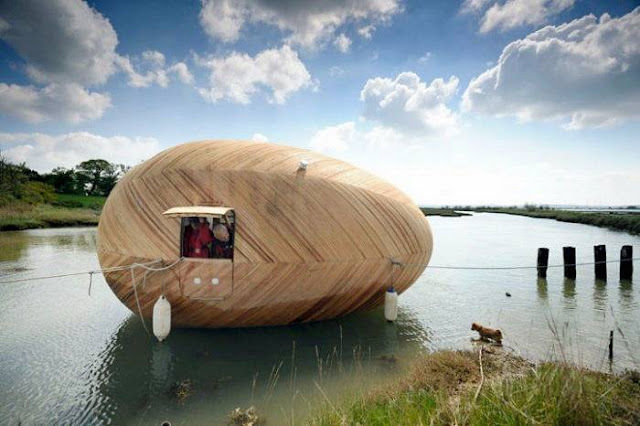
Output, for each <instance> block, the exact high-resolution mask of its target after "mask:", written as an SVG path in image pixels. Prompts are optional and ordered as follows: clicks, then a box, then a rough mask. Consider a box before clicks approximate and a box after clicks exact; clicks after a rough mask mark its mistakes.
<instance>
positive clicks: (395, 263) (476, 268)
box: [0, 257, 640, 284]
mask: <svg viewBox="0 0 640 426" xmlns="http://www.w3.org/2000/svg"><path fill="white" fill-rule="evenodd" d="M184 259H185V258H184V257H180V258H178V260H176V261H174V262H173V263H171V264H169V265H167V266H163V267H161V268H153V267H151V266H149V265H152V264H154V263H158V262H161V261H162V259H156V260H152V261H149V262H145V263H132V264H129V265H123V266H114V267H112V268H104V269H96V270H91V271H83V272H71V273H68V274H57V275H43V276H37V277H30V278H19V279H14V280H6V281H4V280H3V278H4V277H1V276H0V284H11V283H19V282H26V281H36V280H47V279H52V278H65V277H73V276H78V275H89V274H104V273H105V272H117V271H123V270H126V269H130V268H143V269H146V270H148V271H152V272H160V271H165V270H168V269H171V268H173V267H174V266H175V265H176V264H178V263H179V262H181V261H182V260H184ZM637 260H640V257H633V258H631V259H624V260H620V259H616V260H600V261H597V262H579V263H569V264H566V265H565V264H564V263H562V264H555V265H547V266H537V265H536V266H452V265H428V264H427V265H426V268H427V269H451V270H471V271H505V270H518V269H540V268H564V267H566V266H567V267H574V266H588V265H599V264H604V263H620V262H632V261H637ZM389 261H390V262H391V264H392V265H393V266H394V267H395V266H400V267H402V268H404V267H407V266H412V267H418V266H420V267H425V264H424V263H405V262H399V261H397V260H395V259H393V258H389ZM324 263H330V264H341V263H353V261H349V262H324ZM21 273H23V272H18V273H14V274H10V275H6V276H5V277H7V276H14V275H16V274H21Z"/></svg>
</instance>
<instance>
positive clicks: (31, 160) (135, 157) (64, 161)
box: [0, 132, 162, 172]
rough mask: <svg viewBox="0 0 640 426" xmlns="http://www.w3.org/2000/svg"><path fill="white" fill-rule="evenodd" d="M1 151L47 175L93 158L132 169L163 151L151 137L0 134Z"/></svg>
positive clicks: (89, 134)
mask: <svg viewBox="0 0 640 426" xmlns="http://www.w3.org/2000/svg"><path fill="white" fill-rule="evenodd" d="M0 148H1V149H2V154H3V155H5V156H6V157H7V158H8V159H9V160H11V161H13V162H17V163H22V162H25V163H26V164H27V167H30V168H32V169H34V170H37V171H39V172H48V171H50V170H51V169H53V168H54V167H66V168H71V167H73V166H75V165H77V164H79V163H81V162H82V161H85V160H88V159H94V158H102V159H104V160H107V161H110V162H112V163H118V164H127V165H130V166H134V165H136V164H138V163H139V162H141V161H143V160H146V159H148V158H150V157H151V156H153V155H154V154H156V153H158V152H160V151H161V149H162V147H161V146H160V142H158V141H157V140H156V139H154V138H141V137H138V138H130V137H125V136H112V137H105V136H99V135H95V134H92V133H88V132H75V133H67V134H62V135H55V136H53V135H46V134H42V133H0Z"/></svg>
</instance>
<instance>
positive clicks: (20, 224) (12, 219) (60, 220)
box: [0, 204, 100, 231]
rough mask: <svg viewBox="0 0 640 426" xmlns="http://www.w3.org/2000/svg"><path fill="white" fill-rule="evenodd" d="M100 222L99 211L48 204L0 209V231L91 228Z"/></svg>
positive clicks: (20, 205)
mask: <svg viewBox="0 0 640 426" xmlns="http://www.w3.org/2000/svg"><path fill="white" fill-rule="evenodd" d="M99 220H100V210H95V209H87V208H68V207H59V206H52V205H50V204H39V205H35V206H32V205H28V204H14V205H11V206H4V207H0V231H20V230H23V229H34V228H59V227H63V226H92V225H97V224H98V221H99Z"/></svg>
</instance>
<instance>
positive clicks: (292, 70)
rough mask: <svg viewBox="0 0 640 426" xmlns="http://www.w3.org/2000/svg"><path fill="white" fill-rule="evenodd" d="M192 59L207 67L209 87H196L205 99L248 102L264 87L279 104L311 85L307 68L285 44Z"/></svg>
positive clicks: (273, 100) (271, 100) (272, 100)
mask: <svg viewBox="0 0 640 426" xmlns="http://www.w3.org/2000/svg"><path fill="white" fill-rule="evenodd" d="M196 61H197V63H198V64H199V65H201V66H204V67H206V68H208V69H209V70H210V71H211V74H210V76H209V83H210V87H208V88H199V89H198V92H199V93H200V95H201V96H202V97H203V98H204V99H205V100H207V101H209V102H217V101H219V100H222V99H228V100H230V101H232V102H236V103H240V104H248V103H250V102H251V97H252V96H253V95H255V94H256V93H258V92H260V91H261V90H262V89H266V90H268V91H269V92H270V95H269V101H270V102H274V103H276V104H283V103H285V101H286V100H287V98H288V97H289V96H290V95H291V94H293V93H295V92H297V91H299V90H301V89H304V88H305V87H309V86H313V83H312V81H311V75H310V74H309V71H308V70H307V68H306V67H305V65H304V63H302V61H301V60H300V58H299V57H298V54H297V53H296V52H295V51H294V50H293V49H291V47H289V46H288V45H284V46H282V47H281V48H280V49H267V50H263V51H262V52H260V53H258V54H257V55H256V56H255V57H251V56H249V55H247V54H245V53H237V52H233V53H231V54H230V55H228V56H226V57H216V56H211V57H208V58H198V57H196Z"/></svg>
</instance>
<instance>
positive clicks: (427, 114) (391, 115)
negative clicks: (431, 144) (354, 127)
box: [360, 72, 459, 137]
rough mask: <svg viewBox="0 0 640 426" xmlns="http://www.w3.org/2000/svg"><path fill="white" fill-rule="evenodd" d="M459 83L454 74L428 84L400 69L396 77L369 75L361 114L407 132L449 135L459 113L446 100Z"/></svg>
mask: <svg viewBox="0 0 640 426" xmlns="http://www.w3.org/2000/svg"><path fill="white" fill-rule="evenodd" d="M458 84H459V80H458V78H457V77H455V76H452V77H450V78H449V80H448V81H445V80H443V79H442V78H436V79H434V80H433V81H432V82H431V83H430V84H427V83H426V82H424V81H422V80H421V79H420V77H419V76H418V75H416V74H415V73H413V72H403V73H401V74H399V75H398V76H397V77H396V78H395V79H391V78H382V77H376V78H373V79H369V80H368V81H367V83H366V84H365V86H364V88H363V89H362V91H361V92H360V100H361V101H362V102H364V105H365V109H364V114H363V117H364V118H365V119H367V120H372V121H374V122H378V123H380V124H382V125H383V126H386V127H391V128H393V129H395V130H397V131H400V132H402V133H406V134H413V135H419V136H421V137H429V136H434V135H440V136H448V135H451V134H453V133H455V132H456V131H457V127H458V116H457V114H456V113H455V112H453V111H452V110H451V109H450V108H449V107H448V106H447V103H448V102H449V101H450V100H451V99H452V97H453V96H454V95H455V94H456V92H457V90H458Z"/></svg>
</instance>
